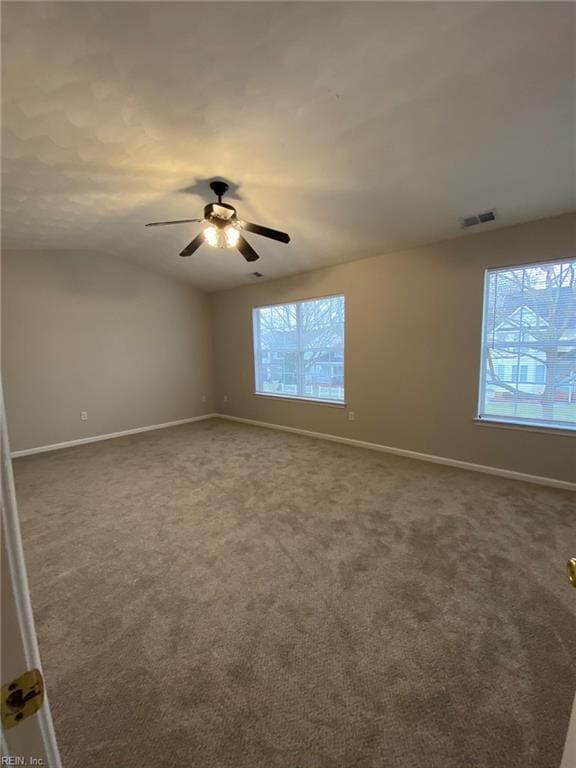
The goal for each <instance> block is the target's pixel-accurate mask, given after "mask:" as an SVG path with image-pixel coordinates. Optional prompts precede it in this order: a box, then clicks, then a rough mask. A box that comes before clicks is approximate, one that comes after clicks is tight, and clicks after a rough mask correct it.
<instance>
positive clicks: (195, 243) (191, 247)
mask: <svg viewBox="0 0 576 768" xmlns="http://www.w3.org/2000/svg"><path fill="white" fill-rule="evenodd" d="M203 242H204V231H202V232H200V234H198V235H196V237H195V238H194V240H192V242H191V243H188V245H187V246H186V248H184V250H183V251H182V252H181V253H180V256H192V254H193V253H194V251H197V250H198V248H200V246H201V245H202V243H203Z"/></svg>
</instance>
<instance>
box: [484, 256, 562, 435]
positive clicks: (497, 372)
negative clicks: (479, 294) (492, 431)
mask: <svg viewBox="0 0 576 768" xmlns="http://www.w3.org/2000/svg"><path fill="white" fill-rule="evenodd" d="M478 416H479V418H480V419H486V420H490V421H504V422H510V423H514V424H532V425H536V426H545V427H557V428H558V427H562V428H568V429H576V260H569V261H560V262H545V263H542V264H531V265H527V266H523V267H514V268H507V269H494V270H488V271H487V273H486V283H485V295H484V320H483V340H482V370H481V382H480V402H479V408H478Z"/></svg>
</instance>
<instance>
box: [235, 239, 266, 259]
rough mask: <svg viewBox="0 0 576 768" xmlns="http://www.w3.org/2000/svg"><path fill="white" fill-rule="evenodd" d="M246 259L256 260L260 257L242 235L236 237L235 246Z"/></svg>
mask: <svg viewBox="0 0 576 768" xmlns="http://www.w3.org/2000/svg"><path fill="white" fill-rule="evenodd" d="M236 247H237V248H238V250H239V251H240V253H241V254H242V256H244V258H245V259H246V261H256V260H257V259H259V258H260V256H258V254H257V253H256V251H255V250H254V248H252V246H251V245H250V243H249V242H248V241H247V240H245V239H244V238H243V237H242V235H240V237H239V238H238V245H237V246H236Z"/></svg>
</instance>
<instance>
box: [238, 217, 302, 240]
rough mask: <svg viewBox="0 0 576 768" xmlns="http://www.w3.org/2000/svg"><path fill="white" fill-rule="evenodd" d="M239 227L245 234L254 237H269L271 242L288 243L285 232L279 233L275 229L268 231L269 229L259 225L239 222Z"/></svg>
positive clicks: (287, 236)
mask: <svg viewBox="0 0 576 768" xmlns="http://www.w3.org/2000/svg"><path fill="white" fill-rule="evenodd" d="M240 226H241V227H242V229H245V230H246V232H253V233H254V234H255V235H262V237H269V238H271V239H272V240H278V241H280V242H281V243H289V242H290V235H287V234H286V232H279V231H278V230H277V229H270V227H261V226H260V224H251V223H250V222H249V221H241V222H240Z"/></svg>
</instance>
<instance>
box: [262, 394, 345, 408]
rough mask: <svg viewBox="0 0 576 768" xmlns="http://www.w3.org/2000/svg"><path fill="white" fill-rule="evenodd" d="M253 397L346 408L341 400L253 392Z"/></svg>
mask: <svg viewBox="0 0 576 768" xmlns="http://www.w3.org/2000/svg"><path fill="white" fill-rule="evenodd" d="M252 394H253V395H254V397H265V398H266V399H268V400H289V401H290V402H292V403H307V404H308V405H328V406H331V407H332V408H346V403H345V402H343V401H341V400H317V399H316V398H313V397H295V396H294V395H272V394H271V395H269V394H267V393H266V392H253V393H252Z"/></svg>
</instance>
